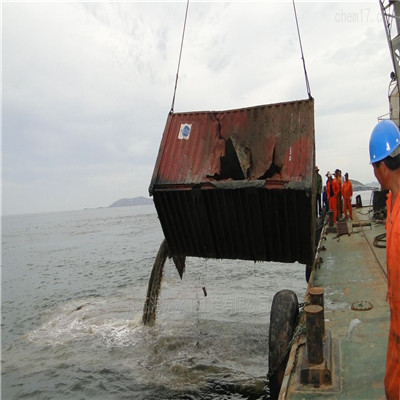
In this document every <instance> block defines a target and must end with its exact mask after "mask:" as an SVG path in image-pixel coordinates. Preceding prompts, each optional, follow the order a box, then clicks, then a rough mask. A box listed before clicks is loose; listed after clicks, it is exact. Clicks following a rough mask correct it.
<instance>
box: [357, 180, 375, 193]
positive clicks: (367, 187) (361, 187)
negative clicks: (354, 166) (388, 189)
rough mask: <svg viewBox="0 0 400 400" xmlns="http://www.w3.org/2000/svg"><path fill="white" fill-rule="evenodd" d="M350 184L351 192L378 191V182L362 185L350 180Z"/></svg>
mask: <svg viewBox="0 0 400 400" xmlns="http://www.w3.org/2000/svg"><path fill="white" fill-rule="evenodd" d="M350 182H351V183H352V185H353V192H360V191H361V190H375V189H379V188H380V185H379V183H378V182H371V183H366V184H363V183H361V182H359V181H356V180H355V179H350Z"/></svg>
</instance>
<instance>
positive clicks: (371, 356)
mask: <svg viewBox="0 0 400 400" xmlns="http://www.w3.org/2000/svg"><path fill="white" fill-rule="evenodd" d="M371 215H372V207H362V208H353V220H352V221H347V222H346V223H345V224H346V225H347V228H348V229H347V231H348V232H345V231H346V229H344V232H343V229H342V228H343V226H342V228H340V227H339V228H338V229H337V230H336V231H334V229H332V228H328V226H327V225H325V226H324V228H323V230H322V233H321V238H320V241H319V245H318V250H317V254H316V258H315V262H314V265H313V270H312V272H311V276H310V280H309V285H308V289H307V293H306V297H305V301H306V302H307V301H308V300H309V291H310V288H311V287H322V288H323V289H324V319H325V339H324V340H325V341H326V337H327V334H328V335H329V334H330V336H331V338H332V340H331V341H330V343H331V344H330V345H331V352H332V354H331V355H329V354H328V355H327V354H325V352H324V362H325V366H326V365H327V357H330V358H331V360H332V365H331V366H330V367H328V368H330V371H329V373H330V374H331V375H332V379H331V381H332V384H325V383H321V384H320V383H318V382H316V383H315V381H313V382H312V383H306V384H304V383H302V382H301V379H300V375H301V370H302V369H303V370H304V360H305V359H307V346H306V342H307V340H306V337H305V335H304V334H303V335H299V336H297V337H296V339H295V341H294V343H293V345H292V348H291V351H290V355H289V361H288V363H287V366H286V370H285V375H284V379H283V382H282V387H281V390H280V394H279V399H282V400H284V399H285V400H286V399H290V400H297V399H302V400H306V399H315V398H323V399H327V400H328V399H349V400H355V399H362V400H368V399H374V400H376V399H385V389H384V375H385V362H386V348H387V335H388V331H389V322H390V314H389V306H388V303H387V302H386V292H387V277H386V249H385V247H384V244H385V242H381V244H383V246H380V245H379V244H378V246H376V245H374V241H376V238H377V237H379V235H382V234H384V233H385V227H384V220H383V221H379V220H374V219H372V220H371V219H370V216H371ZM345 228H346V227H345ZM338 231H339V235H338ZM299 324H300V325H301V324H303V325H305V316H304V314H303V315H302V317H301V319H300V323H299ZM324 346H325V345H324ZM329 352H330V351H328V353H329ZM303 382H304V379H303Z"/></svg>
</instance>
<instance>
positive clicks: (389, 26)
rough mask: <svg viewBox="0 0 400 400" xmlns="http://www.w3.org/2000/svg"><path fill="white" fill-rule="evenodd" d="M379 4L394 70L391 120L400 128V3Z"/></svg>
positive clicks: (381, 1) (384, 0) (385, 0)
mask: <svg viewBox="0 0 400 400" xmlns="http://www.w3.org/2000/svg"><path fill="white" fill-rule="evenodd" d="M379 4H380V8H381V13H382V19H383V23H384V26H385V31H386V37H387V41H388V45H389V51H390V55H391V57H392V63H393V68H394V71H393V72H392V73H391V74H390V78H391V81H390V83H389V90H388V96H389V109H390V119H391V120H392V121H393V122H394V123H395V124H396V125H397V126H400V96H399V93H400V90H399V77H400V1H399V0H379Z"/></svg>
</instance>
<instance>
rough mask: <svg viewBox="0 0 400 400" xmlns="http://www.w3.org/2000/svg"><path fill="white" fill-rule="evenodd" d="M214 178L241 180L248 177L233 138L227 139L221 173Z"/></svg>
mask: <svg viewBox="0 0 400 400" xmlns="http://www.w3.org/2000/svg"><path fill="white" fill-rule="evenodd" d="M214 178H215V179H216V180H218V181H219V180H224V179H233V180H235V181H240V180H243V179H245V178H246V177H245V176H244V174H243V171H242V167H241V166H240V162H239V158H238V156H237V154H236V151H235V147H234V146H233V142H232V140H231V138H229V139H227V140H226V141H225V155H224V156H223V157H221V171H220V174H219V175H218V174H216V175H215V176H214Z"/></svg>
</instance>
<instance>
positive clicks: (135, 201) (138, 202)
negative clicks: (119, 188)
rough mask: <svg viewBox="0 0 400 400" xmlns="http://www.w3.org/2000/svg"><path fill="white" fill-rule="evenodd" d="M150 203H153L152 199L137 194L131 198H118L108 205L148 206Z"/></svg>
mask: <svg viewBox="0 0 400 400" xmlns="http://www.w3.org/2000/svg"><path fill="white" fill-rule="evenodd" d="M152 204H154V202H153V199H150V198H148V197H143V196H139V197H134V198H131V199H119V200H117V201H115V202H114V203H112V204H111V205H109V206H108V207H128V206H148V205H152Z"/></svg>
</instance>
